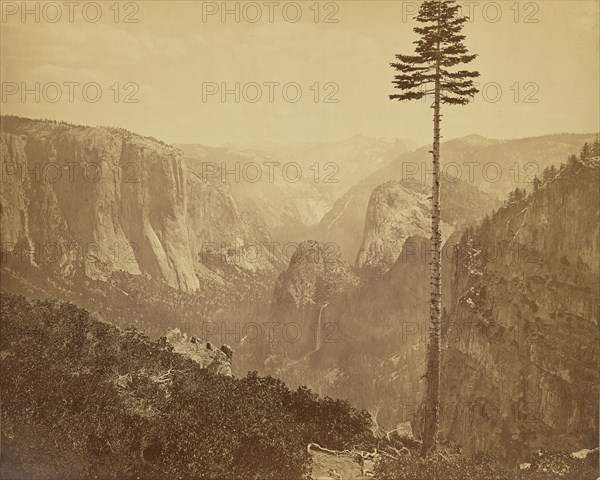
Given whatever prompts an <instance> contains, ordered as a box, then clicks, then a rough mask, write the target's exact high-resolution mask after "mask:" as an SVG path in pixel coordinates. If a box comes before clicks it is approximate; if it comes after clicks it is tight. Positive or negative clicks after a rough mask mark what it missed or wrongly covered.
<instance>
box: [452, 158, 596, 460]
mask: <svg viewBox="0 0 600 480" xmlns="http://www.w3.org/2000/svg"><path fill="white" fill-rule="evenodd" d="M547 177H548V178H546V181H545V182H544V183H542V184H541V185H540V186H539V187H538V188H537V189H536V190H535V191H534V192H533V193H532V194H530V195H529V196H525V195H524V194H523V193H522V192H521V193H520V194H518V195H516V196H513V198H512V200H511V201H509V203H508V204H507V205H506V206H504V207H503V208H501V209H500V210H499V211H498V212H497V213H496V214H495V215H493V216H492V217H491V218H490V219H487V220H486V221H484V223H483V224H482V225H481V226H480V227H478V228H476V229H475V230H468V231H467V232H466V233H465V235H464V236H463V238H462V240H461V241H460V242H459V244H458V257H457V258H458V261H457V262H456V265H457V268H456V272H455V275H454V279H453V283H452V302H453V304H454V308H453V310H452V311H451V313H450V315H449V317H448V319H447V325H446V330H447V331H446V341H447V348H446V349H445V350H444V352H443V374H442V375H443V376H442V378H443V388H442V392H443V398H442V404H443V405H445V406H446V407H447V410H446V412H445V414H444V415H443V416H442V426H441V430H442V432H443V433H444V435H445V436H447V437H450V438H453V439H455V440H457V441H458V442H459V443H461V444H463V445H464V446H465V447H466V448H467V449H469V450H470V451H480V450H486V449H493V450H494V451H495V453H496V454H499V455H503V456H506V457H517V458H525V457H526V455H527V453H528V452H530V451H531V450H532V449H536V448H545V449H563V450H573V451H575V450H579V449H581V448H592V447H593V446H595V445H597V441H598V383H599V373H598V362H599V360H600V352H599V348H600V347H599V344H600V336H599V330H598V318H599V300H600V294H599V284H598V269H599V265H598V248H599V244H598V238H599V233H600V232H599V228H600V227H599V220H600V218H599V205H600V194H599V191H598V185H599V181H600V165H599V163H598V159H597V158H595V159H589V158H588V159H584V160H583V161H581V160H575V159H572V160H570V161H569V163H568V165H567V166H563V167H561V169H560V170H558V171H557V172H556V173H555V174H549V175H547ZM550 177H553V178H550Z"/></svg>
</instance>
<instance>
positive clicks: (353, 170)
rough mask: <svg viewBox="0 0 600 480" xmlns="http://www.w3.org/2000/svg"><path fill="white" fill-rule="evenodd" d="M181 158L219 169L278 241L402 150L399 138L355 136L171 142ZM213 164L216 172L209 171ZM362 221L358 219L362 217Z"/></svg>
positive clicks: (293, 236)
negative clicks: (273, 141) (320, 140)
mask: <svg viewBox="0 0 600 480" xmlns="http://www.w3.org/2000/svg"><path fill="white" fill-rule="evenodd" d="M177 146H178V147H179V148H181V150H182V151H183V152H184V156H185V158H186V159H191V160H194V161H195V162H197V163H198V164H199V165H201V164H204V168H205V169H207V170H208V171H210V172H211V173H210V176H213V177H216V176H220V175H219V174H220V172H223V174H224V175H225V177H226V178H227V179H229V182H230V184H231V187H232V191H233V194H234V195H235V197H236V198H238V199H240V200H243V203H244V204H248V205H252V208H253V209H254V210H255V211H257V212H260V215H261V216H262V217H263V218H264V219H265V221H266V224H267V226H268V228H269V231H270V232H271V234H272V236H273V238H274V239H275V240H276V241H278V242H298V241H304V240H307V239H310V238H313V236H312V227H314V226H315V225H317V224H318V223H319V221H320V220H321V219H322V218H323V216H324V215H326V214H327V212H328V211H330V210H331V208H332V207H333V205H334V202H335V201H336V200H337V199H338V198H339V197H340V196H342V195H343V194H344V193H345V192H346V191H347V190H348V189H349V188H350V187H352V186H353V185H355V184H356V183H358V182H359V181H361V180H362V179H363V178H365V177H367V176H369V175H370V174H371V173H373V172H374V171H376V170H377V169H379V168H381V167H383V166H385V165H387V164H388V163H390V162H391V161H392V160H393V159H394V158H396V157H397V156H398V155H400V154H401V153H404V152H406V150H407V147H406V146H405V144H404V142H402V141H400V140H396V142H394V143H392V142H387V141H385V140H382V139H374V138H367V137H363V136H360V135H355V136H353V137H350V138H347V139H345V140H341V141H336V142H325V143H307V144H302V143H300V144H292V145H279V144H264V145H236V144H227V145H224V146H223V147H218V148H215V147H207V146H203V145H198V144H182V145H177ZM213 167H218V168H219V170H220V171H219V172H214V173H213V172H212V169H213ZM363 220H364V219H363Z"/></svg>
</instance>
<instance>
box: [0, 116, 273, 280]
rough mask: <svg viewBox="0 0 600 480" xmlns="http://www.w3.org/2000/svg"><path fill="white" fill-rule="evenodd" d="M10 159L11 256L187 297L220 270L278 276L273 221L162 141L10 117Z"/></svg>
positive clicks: (6, 149) (4, 141)
mask: <svg viewBox="0 0 600 480" xmlns="http://www.w3.org/2000/svg"><path fill="white" fill-rule="evenodd" d="M0 155H1V160H2V165H3V172H2V191H1V192H2V193H1V204H2V213H1V222H2V243H3V251H4V252H12V253H13V256H15V255H16V256H19V257H21V258H22V260H23V261H27V262H30V263H34V264H36V265H38V266H39V267H41V268H46V269H49V270H52V271H53V272H55V274H57V275H58V276H67V277H68V276H72V275H73V274H74V272H75V271H80V270H82V271H84V272H85V274H86V276H87V277H89V278H93V279H106V278H107V277H108V276H110V274H111V273H113V272H115V271H118V270H123V271H126V272H129V273H131V274H135V275H139V274H142V275H146V276H149V277H150V278H152V279H154V280H158V281H161V282H164V283H165V284H167V285H169V286H170V287H173V288H176V289H179V290H182V291H194V290H196V289H198V287H199V284H200V281H202V279H204V278H214V277H215V268H214V265H215V264H219V263H221V264H226V265H227V264H234V265H236V266H238V267H240V268H244V269H251V270H252V271H260V272H266V273H267V274H270V275H274V271H275V269H274V266H273V264H274V262H275V259H274V258H272V257H273V256H272V255H271V254H270V252H268V251H267V249H266V247H265V246H264V244H265V243H267V242H268V241H269V239H270V237H269V234H268V232H267V231H266V229H265V228H264V227H263V226H262V225H264V221H263V222H261V219H260V218H256V217H257V216H256V214H254V215H253V216H251V217H248V216H246V215H247V213H248V212H247V211H245V207H244V206H243V205H239V203H238V202H237V201H236V199H235V198H234V197H233V196H232V194H231V192H230V190H229V186H228V185H227V184H226V183H223V182H220V181H213V182H209V181H205V179H203V178H202V177H200V176H199V175H198V172H197V171H196V169H195V165H194V164H193V163H188V162H185V161H183V160H182V156H181V153H180V152H179V151H178V150H177V149H175V148H173V147H171V146H168V145H165V144H164V143H162V142H160V141H158V140H155V139H151V138H145V137H141V136H138V135H135V134H132V133H130V132H127V131H125V130H122V129H116V128H103V127H98V128H89V127H79V126H72V125H66V124H60V123H55V122H46V121H33V120H26V119H19V118H15V117H3V119H2V133H1V138H0ZM224 232H226V233H224ZM247 244H253V245H257V246H255V247H253V248H255V249H257V250H258V255H257V254H254V255H253V256H252V255H250V254H247V253H246V250H245V247H246V246H247ZM253 253H254V252H253ZM249 258H250V259H251V260H248V259H249ZM257 258H258V259H257ZM207 259H210V260H211V261H212V264H211V262H209V261H207ZM209 264H210V265H209ZM216 270H217V272H216V273H217V276H218V273H219V268H218V267H217V268H216Z"/></svg>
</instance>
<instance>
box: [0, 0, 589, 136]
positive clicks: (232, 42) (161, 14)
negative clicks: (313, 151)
mask: <svg viewBox="0 0 600 480" xmlns="http://www.w3.org/2000/svg"><path fill="white" fill-rule="evenodd" d="M2 4H3V6H2V13H3V18H2V24H1V31H2V33H1V56H2V62H1V65H2V66H1V70H0V74H1V77H2V78H1V80H2V93H3V98H2V104H1V106H2V113H4V114H15V115H22V116H27V117H36V118H38V117H44V118H56V119H62V120H67V121H69V122H74V123H81V124H89V125H117V126H121V127H124V128H127V129H130V130H133V131H135V132H138V133H141V134H145V135H152V136H155V137H157V138H160V139H163V140H165V141H168V142H173V143H177V142H180V143H205V144H209V145H219V144H222V143H225V142H229V141H231V142H236V143H250V142H251V143H258V142H263V141H274V142H284V143H285V142H292V141H322V140H335V139H342V138H345V137H348V136H351V135H354V134H363V135H367V136H372V137H386V138H394V137H399V138H411V139H413V140H415V141H417V142H419V143H424V142H429V141H430V137H431V126H432V125H431V110H430V109H429V108H428V106H429V103H397V102H391V101H390V100H388V98H387V96H388V94H390V93H394V91H393V89H392V85H391V80H392V76H393V71H392V69H391V68H390V67H389V62H390V61H393V59H394V54H395V53H397V52H402V53H411V52H412V49H413V45H412V43H411V42H412V41H413V40H415V38H416V37H415V34H414V33H413V32H412V28H413V27H414V22H411V21H410V18H407V19H405V18H403V17H405V16H406V15H405V14H407V13H410V11H411V9H412V8H413V7H414V6H415V5H416V2H403V1H398V0H396V1H340V2H326V1H321V2H320V3H318V4H317V3H316V2H314V1H303V2H297V3H296V4H295V3H294V2H273V3H272V4H271V5H269V4H268V3H266V2H263V1H259V2H256V3H252V2H250V3H249V2H226V6H227V8H229V9H230V10H231V11H232V12H234V13H230V14H228V15H227V16H226V17H225V22H223V18H222V17H221V13H222V12H221V11H220V9H221V8H220V7H221V4H222V2H200V1H169V2H161V1H143V2H123V3H121V4H120V8H118V9H117V8H115V7H114V2H112V1H108V2H99V3H98V4H99V5H100V6H101V13H102V18H101V19H100V20H99V21H97V22H95V23H94V22H93V20H94V19H95V18H96V16H97V15H98V13H99V12H98V11H97V9H96V7H95V6H94V5H93V2H85V1H84V2H80V4H79V5H78V6H75V7H74V10H73V12H72V22H71V21H70V20H71V19H70V18H69V13H70V12H69V6H68V5H65V4H64V3H63V2H51V3H49V4H46V6H45V7H44V6H41V7H37V8H39V15H40V18H39V19H36V18H35V15H36V14H35V13H29V14H27V15H26V16H25V19H24V20H25V21H23V18H22V16H21V15H22V13H23V12H22V11H21V2H2ZM42 5H43V4H42ZM29 6H30V8H31V9H32V10H33V11H34V12H35V10H34V9H35V8H36V7H35V4H34V3H31V4H30V5H29ZM57 6H58V7H60V8H61V10H62V11H59V10H58V8H57ZM83 6H85V7H86V10H85V11H83ZM257 7H258V8H257ZM298 7H299V8H298ZM466 8H469V9H470V11H471V12H472V23H469V24H468V25H467V27H466V28H465V33H466V35H467V41H466V43H467V46H468V47H469V49H470V50H471V51H472V52H473V53H477V54H479V58H478V59H477V60H476V61H475V62H473V63H472V64H471V65H472V66H473V68H476V69H478V70H479V71H480V72H481V78H480V82H481V85H483V86H486V88H485V93H486V96H487V101H486V99H485V98H484V97H483V95H482V94H480V95H478V96H477V97H476V98H475V101H474V103H473V104H472V105H469V106H467V107H448V108H446V110H445V112H444V114H445V116H444V123H443V134H444V136H445V137H446V139H449V138H454V137H458V136H463V135H466V134H470V133H479V134H481V135H484V136H488V137H492V138H513V137H526V136H534V135H541V134H546V133H556V132H593V131H598V130H599V104H600V99H599V70H600V66H599V56H600V55H599V50H598V42H599V24H598V23H599V22H598V18H599V2H598V1H597V0H591V1H587V0H581V1H576V0H571V1H549V0H543V1H538V2H529V1H522V2H515V1H514V0H509V1H500V2H486V1H479V2H477V1H474V2H471V3H470V4H469V6H468V7H467V6H465V9H466ZM215 9H218V10H219V11H217V12H216V13H215V14H212V15H209V14H210V13H212V11H214V10H215ZM258 9H260V13H261V18H260V19H258V20H257V21H256V22H255V23H251V22H250V21H249V20H255V19H256V18H257V14H258V13H259V10H258ZM15 10H16V11H15ZM117 10H118V11H117ZM236 10H237V11H238V12H239V23H237V22H236V18H235V11H236ZM317 12H318V18H316V14H317ZM116 13H118V14H119V15H118V22H115V14H116ZM203 13H204V14H205V16H204V18H203ZM299 13H301V14H302V18H301V19H300V21H298V22H296V23H294V20H295V19H296V17H297V15H298V14H299ZM270 15H272V20H273V21H272V22H271V18H269V17H270ZM126 18H128V19H129V20H137V23H125V22H124V20H125V19H126ZM326 19H328V20H330V21H331V20H337V23H325V20H326ZM36 20H39V22H36ZM317 20H318V21H317ZM405 20H406V21H405ZM51 21H55V23H52V22H51ZM533 22H537V23H533ZM23 82H25V85H23ZM36 82H38V83H39V93H40V98H39V102H36V98H35V95H34V94H33V93H31V94H28V95H26V96H25V98H22V96H21V93H22V91H21V90H22V88H23V86H25V87H26V88H29V89H31V90H32V91H35V84H36ZM53 82H56V83H57V84H59V86H60V87H61V93H60V97H59V91H58V90H57V88H56V83H53ZM64 82H75V83H78V84H79V85H76V84H75V83H74V84H72V85H71V86H70V87H69V85H65V83H64ZM90 82H96V84H97V85H94V84H92V83H90ZM265 82H266V83H267V84H266V85H265ZM270 82H274V83H270ZM116 83H118V88H117V87H115V84H116ZM236 83H239V93H240V99H239V103H236V101H235V100H236V99H235V88H236V87H235V85H236ZM276 83H279V85H276ZM223 84H224V86H225V87H226V88H228V89H230V90H231V91H232V93H230V94H228V95H227V96H226V97H225V101H224V102H223V101H222V98H221V94H220V93H221V92H220V90H221V87H222V85H223ZM257 84H258V86H259V87H260V90H261V93H262V97H261V98H260V99H259V100H258V101H256V102H255V103H252V102H251V101H252V100H256V99H257V94H258V90H257ZM84 85H87V89H86V91H85V93H86V95H87V99H88V101H85V100H84V98H83V96H82V93H83V92H82V91H83V86H84ZM97 86H99V87H100V88H101V89H102V91H101V96H100V97H99V100H98V101H97V102H96V103H92V102H91V100H93V99H94V98H95V97H97V95H98V91H97ZM284 86H285V87H286V88H285V90H284ZM298 87H299V88H300V89H301V96H300V97H298V94H299V92H300V91H299V90H298ZM216 89H218V91H216V93H214V94H212V95H209V93H211V92H215V90H216ZM69 90H71V91H72V92H73V94H74V98H73V99H72V100H73V101H72V102H70V99H69ZM136 90H137V91H136ZM15 91H16V93H13V92H15ZM116 92H118V93H119V95H118V98H115V93H116ZM500 92H501V97H500V98H497V97H498V94H499V93H500ZM203 93H204V95H203ZM317 93H318V96H317ZM128 94H131V95H130V96H129V97H128V98H129V100H132V99H136V100H138V102H137V103H125V101H124V100H125V97H126V96H127V95H128ZM270 94H272V102H271V101H270V100H271V99H270V98H269V96H270ZM203 97H204V98H203ZM326 98H327V99H329V100H337V103H326V102H325V99H326ZM55 100H56V101H55ZM115 100H117V101H116V102H115ZM293 100H297V102H296V103H293ZM315 100H317V101H316V102H315ZM493 100H497V101H495V102H493ZM533 101H537V103H532V102H533ZM53 102H54V103H53Z"/></svg>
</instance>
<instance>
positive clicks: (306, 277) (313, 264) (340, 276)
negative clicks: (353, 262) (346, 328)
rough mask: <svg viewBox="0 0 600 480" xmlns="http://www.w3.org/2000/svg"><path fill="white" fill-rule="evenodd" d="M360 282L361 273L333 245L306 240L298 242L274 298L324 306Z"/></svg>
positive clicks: (298, 304)
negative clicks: (354, 269) (358, 273)
mask: <svg viewBox="0 0 600 480" xmlns="http://www.w3.org/2000/svg"><path fill="white" fill-rule="evenodd" d="M358 284H359V278H358V276H357V275H356V274H355V273H354V271H353V270H352V267H351V266H350V265H349V264H348V262H346V261H345V260H344V259H343V258H342V257H341V256H340V254H339V253H338V252H336V250H335V246H334V245H323V244H320V243H319V242H316V241H314V240H307V241H305V242H302V243H301V244H300V245H298V248H297V249H296V251H295V252H294V254H293V255H292V258H291V260H290V265H289V267H288V269H287V270H286V271H284V272H283V273H281V274H280V275H279V278H278V279H277V282H276V284H275V289H274V293H273V297H274V301H275V303H276V304H278V305H284V306H285V305H290V306H295V307H304V306H306V305H322V304H323V303H326V302H327V301H328V300H329V299H330V298H331V297H333V296H335V295H336V294H338V293H340V292H342V291H345V290H348V289H351V288H353V287H356V286H357V285H358Z"/></svg>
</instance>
